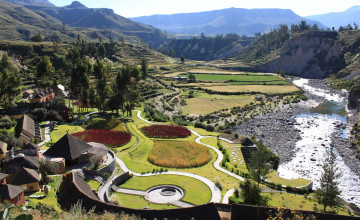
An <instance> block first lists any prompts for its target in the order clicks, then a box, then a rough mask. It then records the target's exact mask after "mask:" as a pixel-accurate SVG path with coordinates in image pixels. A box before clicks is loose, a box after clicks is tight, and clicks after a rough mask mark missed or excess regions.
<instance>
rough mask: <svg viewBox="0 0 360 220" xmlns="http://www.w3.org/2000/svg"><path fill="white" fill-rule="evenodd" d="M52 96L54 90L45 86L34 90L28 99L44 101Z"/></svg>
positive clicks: (53, 95)
mask: <svg viewBox="0 0 360 220" xmlns="http://www.w3.org/2000/svg"><path fill="white" fill-rule="evenodd" d="M54 97H55V94H54V91H53V90H52V89H50V88H45V89H42V90H35V91H34V95H33V97H32V99H31V100H30V102H32V103H33V102H40V103H44V102H47V101H50V100H51V99H53V98H54Z"/></svg>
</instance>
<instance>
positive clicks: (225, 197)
mask: <svg viewBox="0 0 360 220" xmlns="http://www.w3.org/2000/svg"><path fill="white" fill-rule="evenodd" d="M234 191H235V190H234V189H229V190H228V191H227V192H226V193H225V195H224V198H223V200H222V202H221V203H223V204H229V197H230V196H232V195H233V194H234Z"/></svg>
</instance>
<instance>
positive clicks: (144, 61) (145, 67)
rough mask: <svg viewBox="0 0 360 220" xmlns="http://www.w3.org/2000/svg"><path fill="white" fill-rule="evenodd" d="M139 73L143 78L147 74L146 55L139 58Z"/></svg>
mask: <svg viewBox="0 0 360 220" xmlns="http://www.w3.org/2000/svg"><path fill="white" fill-rule="evenodd" d="M141 73H142V78H143V79H145V78H146V77H147V75H148V60H147V59H146V57H143V58H142V59H141Z"/></svg>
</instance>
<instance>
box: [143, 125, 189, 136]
mask: <svg viewBox="0 0 360 220" xmlns="http://www.w3.org/2000/svg"><path fill="white" fill-rule="evenodd" d="M140 129H141V131H143V132H144V133H145V134H146V136H148V137H152V138H184V137H188V136H190V135H191V131H190V130H189V129H187V128H185V127H182V126H176V125H151V126H146V127H142V128H140Z"/></svg>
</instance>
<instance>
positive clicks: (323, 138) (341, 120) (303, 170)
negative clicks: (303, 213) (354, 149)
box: [278, 79, 360, 207]
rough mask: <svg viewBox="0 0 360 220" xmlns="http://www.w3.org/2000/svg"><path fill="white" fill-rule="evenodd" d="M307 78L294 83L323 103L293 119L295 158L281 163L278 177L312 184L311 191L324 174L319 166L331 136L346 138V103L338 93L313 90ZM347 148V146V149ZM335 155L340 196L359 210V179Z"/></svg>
mask: <svg viewBox="0 0 360 220" xmlns="http://www.w3.org/2000/svg"><path fill="white" fill-rule="evenodd" d="M308 82H309V81H308V80H307V79H299V80H295V81H294V84H296V85H297V86H299V87H301V88H302V89H303V90H305V91H306V92H308V93H310V94H312V95H315V96H319V97H322V98H323V99H324V100H325V101H324V102H322V103H318V104H319V105H318V106H317V107H315V108H313V109H311V111H309V112H306V113H301V114H299V115H296V116H295V117H294V119H295V121H296V123H295V125H294V126H295V128H296V129H299V130H300V131H301V132H300V136H301V139H300V140H298V141H297V142H296V144H295V146H294V148H293V152H294V154H293V155H294V156H293V157H292V158H291V160H290V161H288V162H285V163H282V164H281V165H280V166H279V168H278V175H279V176H280V177H283V178H287V179H294V178H298V177H303V178H306V179H310V180H312V181H313V182H314V189H316V188H318V187H319V182H320V177H321V174H322V171H323V168H322V164H323V162H324V160H325V156H326V155H327V152H328V151H329V149H330V144H331V136H332V135H333V133H334V132H339V129H340V130H341V133H342V134H341V136H342V137H346V136H347V135H349V130H350V129H349V128H347V127H346V122H347V117H346V116H347V111H346V100H345V98H344V97H342V96H341V95H339V94H332V93H331V92H330V91H327V90H325V89H319V88H315V87H312V86H310V85H309V84H308ZM346 147H348V146H346ZM334 152H335V154H336V156H337V158H336V166H337V168H338V173H340V174H341V177H340V178H339V179H338V180H337V182H338V183H339V189H340V190H341V195H340V197H341V198H343V199H344V200H345V201H347V202H351V203H354V204H356V205H357V206H359V207H360V178H359V176H358V175H356V174H355V173H354V172H353V171H352V170H351V169H350V168H349V167H348V166H347V165H346V163H345V161H344V159H343V158H342V157H341V156H340V155H339V153H338V152H337V151H336V149H334Z"/></svg>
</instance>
